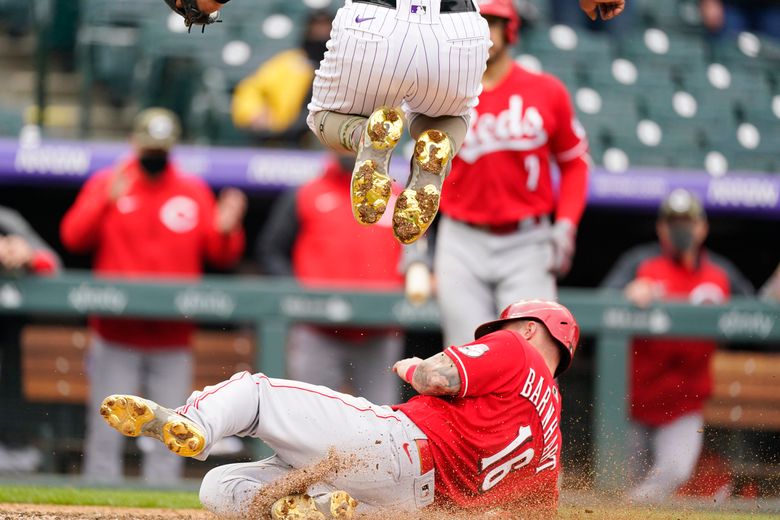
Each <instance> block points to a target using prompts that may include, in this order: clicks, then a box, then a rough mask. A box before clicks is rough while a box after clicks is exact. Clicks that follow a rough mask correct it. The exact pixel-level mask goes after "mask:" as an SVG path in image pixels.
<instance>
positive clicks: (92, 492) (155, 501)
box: [0, 485, 777, 520]
mask: <svg viewBox="0 0 780 520" xmlns="http://www.w3.org/2000/svg"><path fill="white" fill-rule="evenodd" d="M3 503H26V504H57V505H81V506H113V507H139V508H140V507H154V508H162V509H181V508H186V509H199V508H200V507H201V506H200V502H199V501H198V494H197V492H195V491H153V490H143V489H111V488H76V487H62V486H58V487H50V486H33V485H29V486H24V485H0V504H3ZM558 518H559V519H561V520H580V519H583V518H586V519H588V520H602V519H603V520H634V519H641V520H758V519H769V518H777V516H776V515H762V514H756V513H738V512H705V511H690V510H688V511H676V510H671V509H656V510H651V509H629V508H620V507H618V508H612V507H605V506H595V507H588V506H563V507H561V509H560V511H559V514H558Z"/></svg>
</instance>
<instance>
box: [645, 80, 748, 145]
mask: <svg viewBox="0 0 780 520" xmlns="http://www.w3.org/2000/svg"><path fill="white" fill-rule="evenodd" d="M640 100H641V113H642V114H644V115H645V116H647V117H649V118H650V119H653V120H655V121H658V122H659V123H660V124H662V125H663V126H664V127H669V128H677V129H679V131H686V132H689V131H695V132H696V131H697V132H699V133H702V134H708V133H712V132H716V133H717V132H719V131H721V129H723V128H724V127H726V126H733V124H734V121H735V120H736V118H735V110H734V106H733V105H732V104H731V103H728V102H727V101H724V100H719V99H717V98H712V97H701V96H696V95H694V94H692V93H690V92H686V91H684V90H675V89H673V90H657V91H648V92H645V93H644V94H643V95H642V96H640Z"/></svg>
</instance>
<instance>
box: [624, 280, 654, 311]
mask: <svg viewBox="0 0 780 520" xmlns="http://www.w3.org/2000/svg"><path fill="white" fill-rule="evenodd" d="M623 294H624V296H625V297H626V299H627V300H629V301H630V302H631V303H633V304H634V305H636V306H637V307H639V308H642V309H645V308H647V307H648V306H649V305H650V304H651V303H653V302H654V301H656V300H658V299H660V298H661V297H662V296H663V286H661V285H659V284H658V283H657V282H655V281H653V280H649V279H647V278H637V279H636V280H633V281H632V282H630V283H629V284H628V285H626V288H625V289H624V290H623Z"/></svg>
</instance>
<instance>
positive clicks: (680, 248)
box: [669, 224, 694, 254]
mask: <svg viewBox="0 0 780 520" xmlns="http://www.w3.org/2000/svg"><path fill="white" fill-rule="evenodd" d="M693 240H694V236H693V228H691V227H690V226H688V225H685V224H677V225H671V226H669V241H670V242H671V243H672V247H674V250H675V253H678V254H682V253H684V252H686V251H690V250H691V249H692V248H693Z"/></svg>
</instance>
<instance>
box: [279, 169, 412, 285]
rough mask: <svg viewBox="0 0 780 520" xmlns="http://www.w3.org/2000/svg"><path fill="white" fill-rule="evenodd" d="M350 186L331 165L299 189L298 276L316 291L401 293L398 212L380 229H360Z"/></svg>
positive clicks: (294, 252) (295, 268)
mask: <svg viewBox="0 0 780 520" xmlns="http://www.w3.org/2000/svg"><path fill="white" fill-rule="evenodd" d="M350 182H351V176H350V175H349V174H348V173H346V172H343V171H341V169H340V168H339V166H338V164H337V163H331V164H330V165H329V166H328V168H327V170H326V171H325V174H324V175H323V176H321V177H318V178H316V179H314V180H312V181H310V182H308V183H307V184H304V185H303V186H301V188H300V189H299V190H298V193H297V199H296V202H297V204H296V213H297V217H298V223H299V226H300V227H299V229H298V235H297V237H296V239H295V245H294V246H293V250H292V265H293V272H294V273H295V277H296V278H297V279H298V280H299V281H300V282H301V283H302V284H303V285H307V286H314V287H331V288H341V289H360V288H363V289H384V290H397V289H398V288H399V287H401V285H402V283H403V277H402V275H401V273H400V271H399V261H400V257H401V246H400V244H399V243H398V242H397V241H396V240H395V239H394V238H393V231H392V229H391V228H390V223H391V218H392V214H393V212H392V209H388V211H386V212H385V214H384V215H383V216H382V218H381V219H380V220H379V222H377V223H376V225H373V226H362V225H360V224H358V223H357V222H355V218H354V217H353V216H352V205H351V202H350V195H349V185H350ZM393 203H394V201H392V200H391V201H390V204H389V205H388V207H389V208H392V205H393Z"/></svg>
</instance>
